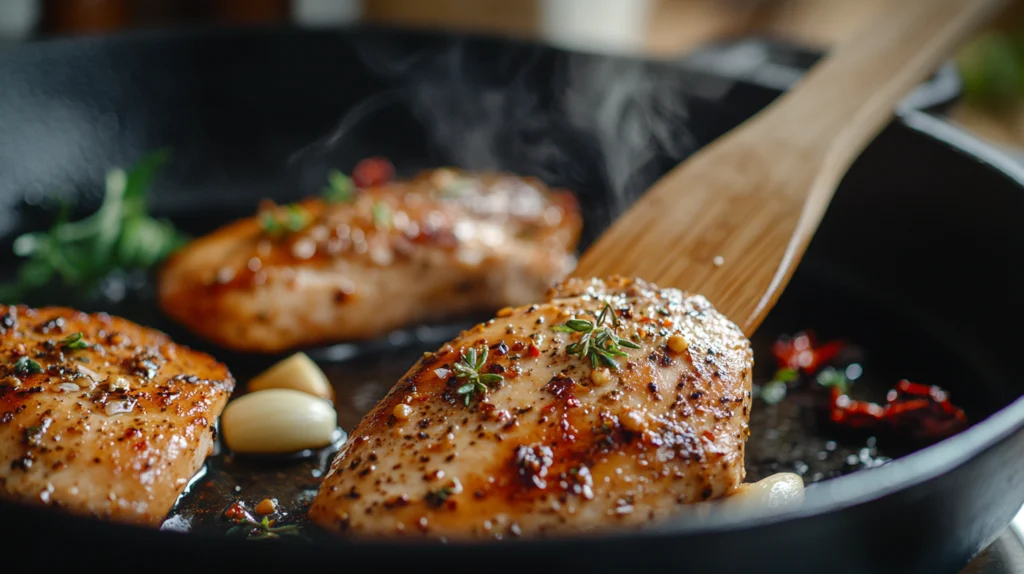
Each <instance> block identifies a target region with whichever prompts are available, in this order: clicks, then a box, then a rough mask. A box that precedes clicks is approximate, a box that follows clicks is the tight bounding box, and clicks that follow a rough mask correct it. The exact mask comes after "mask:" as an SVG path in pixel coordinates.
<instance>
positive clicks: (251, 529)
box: [224, 516, 308, 540]
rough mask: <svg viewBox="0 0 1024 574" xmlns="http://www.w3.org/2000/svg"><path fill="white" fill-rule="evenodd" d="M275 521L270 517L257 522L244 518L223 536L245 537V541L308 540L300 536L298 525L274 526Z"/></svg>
mask: <svg viewBox="0 0 1024 574" xmlns="http://www.w3.org/2000/svg"><path fill="white" fill-rule="evenodd" d="M276 522H277V521H275V520H271V519H270V517H268V516H264V517H263V519H262V520H260V521H259V522H257V521H255V520H253V519H252V518H249V517H248V516H246V517H245V518H243V519H241V520H240V521H239V524H236V525H235V526H232V527H231V528H229V529H228V531H227V532H225V533H224V535H225V536H243V535H244V536H245V538H246V540H268V539H272V538H281V537H284V536H289V537H292V538H300V539H304V540H308V539H307V538H306V537H305V536H302V535H301V534H300V530H299V525H298V524H288V525H285V526H274V524H275V523H276Z"/></svg>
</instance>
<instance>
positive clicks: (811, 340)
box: [772, 331, 846, 374]
mask: <svg viewBox="0 0 1024 574" xmlns="http://www.w3.org/2000/svg"><path fill="white" fill-rule="evenodd" d="M845 347H846V343H845V342H844V341H831V342H829V343H825V344H824V345H820V346H819V345H818V343H817V340H816V338H815V336H814V333H813V332H811V331H802V332H800V333H797V334H796V335H793V337H791V338H788V339H782V338H780V339H778V340H777V341H775V344H774V345H772V354H773V355H775V360H776V361H778V364H779V368H790V369H797V370H800V371H803V372H804V373H806V374H814V373H816V372H818V370H819V369H821V368H822V367H823V366H825V365H826V364H827V363H828V362H829V361H831V360H832V359H834V358H835V357H836V355H838V354H839V352H840V351H842V350H843V349H844V348H845Z"/></svg>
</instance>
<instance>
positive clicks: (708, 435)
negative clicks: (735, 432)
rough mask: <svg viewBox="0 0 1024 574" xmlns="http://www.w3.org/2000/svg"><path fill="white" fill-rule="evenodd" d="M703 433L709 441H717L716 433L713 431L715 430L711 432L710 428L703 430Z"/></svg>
mask: <svg viewBox="0 0 1024 574" xmlns="http://www.w3.org/2000/svg"><path fill="white" fill-rule="evenodd" d="M701 435H702V436H703V437H704V438H706V439H708V440H709V441H711V442H715V433H713V432H711V431H709V430H706V431H704V432H702V433H701Z"/></svg>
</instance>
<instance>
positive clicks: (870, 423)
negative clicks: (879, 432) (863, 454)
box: [829, 388, 885, 429]
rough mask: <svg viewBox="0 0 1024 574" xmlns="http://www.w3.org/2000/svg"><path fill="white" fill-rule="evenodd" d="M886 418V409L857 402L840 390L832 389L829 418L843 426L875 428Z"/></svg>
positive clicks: (868, 403)
mask: <svg viewBox="0 0 1024 574" xmlns="http://www.w3.org/2000/svg"><path fill="white" fill-rule="evenodd" d="M884 416H885V409H884V408H883V407H881V406H879V405H876V404H875V403H871V402H865V401H855V400H853V399H851V398H850V397H849V396H848V395H845V394H843V392H842V391H841V390H839V389H838V388H833V389H832V394H831V401H830V410H829V418H831V419H832V422H834V423H836V424H840V425H843V426H847V427H851V428H856V429H863V428H875V427H877V426H878V424H879V423H880V422H881V421H882V419H883V417H884Z"/></svg>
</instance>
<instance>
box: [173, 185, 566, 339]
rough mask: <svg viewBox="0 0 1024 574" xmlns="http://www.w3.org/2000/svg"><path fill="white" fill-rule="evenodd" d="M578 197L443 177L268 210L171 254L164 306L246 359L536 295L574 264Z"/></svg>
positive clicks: (375, 333)
mask: <svg viewBox="0 0 1024 574" xmlns="http://www.w3.org/2000/svg"><path fill="white" fill-rule="evenodd" d="M580 228H581V218H580V216H579V211H578V206H577V204H576V202H575V200H574V199H573V197H572V195H571V194H569V193H568V192H565V191H558V192H549V191H548V190H547V189H546V188H545V187H544V186H543V185H542V184H541V183H540V182H538V181H536V180H533V179H524V178H519V177H514V176H510V175H504V174H485V175H479V176H468V175H466V174H463V173H461V172H457V171H454V170H451V169H439V170H435V171H431V172H427V173H423V174H421V175H420V176H418V177H416V178H414V179H412V180H410V181H403V182H397V183H390V184H385V185H380V186H375V187H370V188H367V189H361V190H353V191H352V193H351V194H349V195H348V196H345V197H341V198H336V199H335V201H334V202H328V201H326V200H324V199H320V198H315V199H307V200H305V201H303V202H301V203H299V204H295V205H291V206H278V205H273V204H267V205H264V206H263V207H262V210H261V213H260V214H259V216H257V217H253V218H250V219H245V220H241V221H238V222H236V223H233V224H231V225H228V226H226V227H223V228H221V229H219V230H218V231H216V232H214V233H212V234H210V235H208V236H206V237H203V238H201V239H198V240H197V241H195V242H193V243H192V244H191V245H189V246H187V247H186V248H185V249H184V250H183V251H181V252H179V253H177V254H176V255H174V256H172V257H171V258H170V259H169V260H168V262H167V263H166V265H165V266H164V268H163V271H162V275H161V279H160V302H161V306H162V308H163V309H164V311H165V312H166V313H167V314H168V315H169V316H170V317H172V318H174V319H175V320H177V321H179V322H181V323H183V324H184V325H186V326H188V327H189V328H191V329H192V330H194V331H195V332H196V333H198V334H199V335H201V336H203V337H205V338H207V339H209V340H212V341H214V342H216V343H218V344H220V345H222V346H224V347H228V348H232V349H236V350H242V351H251V352H278V351H283V350H286V349H289V348H294V347H301V346H306V345H312V344H317V343H327V342H335V341H342V340H349V339H362V338H369V337H374V336H378V335H382V334H385V333H387V332H388V331H391V330H394V329H396V328H399V327H401V326H403V325H407V324H410V323H414V322H417V321H425V320H436V319H440V318H444V317H449V316H452V315H458V314H460V313H466V312H469V311H485V310H487V311H493V310H496V309H498V308H500V307H502V306H505V305H517V304H524V303H526V302H529V301H533V300H537V299H538V298H540V297H542V296H543V293H544V292H545V291H546V290H547V289H548V288H549V287H550V286H551V285H552V284H553V283H554V282H555V281H557V280H559V279H561V278H563V277H564V276H565V275H566V274H568V272H569V271H571V269H572V268H573V266H574V265H575V257H574V255H573V250H574V248H575V246H576V242H577V240H578V238H579V233H580Z"/></svg>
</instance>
